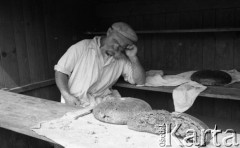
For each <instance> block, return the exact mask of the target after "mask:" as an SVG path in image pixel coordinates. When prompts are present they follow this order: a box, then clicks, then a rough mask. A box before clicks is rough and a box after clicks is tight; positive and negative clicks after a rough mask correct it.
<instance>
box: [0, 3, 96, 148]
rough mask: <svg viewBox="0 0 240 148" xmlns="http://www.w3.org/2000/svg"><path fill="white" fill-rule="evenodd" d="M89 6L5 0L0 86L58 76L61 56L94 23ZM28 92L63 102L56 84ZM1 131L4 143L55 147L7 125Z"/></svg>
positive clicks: (17, 147)
mask: <svg viewBox="0 0 240 148" xmlns="http://www.w3.org/2000/svg"><path fill="white" fill-rule="evenodd" d="M89 5H91V2H87V3H86V2H81V1H80V2H79V1H77V0H75V1H74V0H71V1H59V0H7V1H4V0H0V89H1V88H13V87H16V86H22V85H26V84H29V83H34V82H39V81H43V80H47V79H50V78H53V77H54V70H53V67H54V65H55V64H56V63H57V61H58V59H59V58H60V57H61V56H62V54H63V53H64V52H65V51H66V50H67V49H68V47H69V46H70V45H71V44H73V43H76V42H77V41H79V40H81V39H82V38H83V35H82V34H81V32H83V30H84V29H85V28H86V27H88V26H90V25H91V19H92V17H90V16H91V15H92V14H91V13H92V12H91V9H86V8H89ZM82 20H84V21H82ZM24 94H26V95H31V96H35V97H40V98H44V99H49V100H54V101H60V93H59V91H58V89H57V88H56V86H55V85H53V86H49V87H46V88H40V89H36V90H32V91H28V92H25V93H24ZM0 133H1V135H0V141H1V142H2V144H1V146H0V147H1V148H13V147H14V148H52V147H53V145H51V144H49V143H48V142H44V141H41V140H37V139H35V138H31V137H28V136H23V135H21V134H18V133H15V132H11V131H8V130H5V129H2V128H0Z"/></svg>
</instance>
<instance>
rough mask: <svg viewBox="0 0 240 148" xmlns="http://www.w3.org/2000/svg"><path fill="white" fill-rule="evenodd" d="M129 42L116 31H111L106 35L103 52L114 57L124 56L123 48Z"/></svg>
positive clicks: (125, 47) (124, 48)
mask: <svg viewBox="0 0 240 148" xmlns="http://www.w3.org/2000/svg"><path fill="white" fill-rule="evenodd" d="M129 44H130V43H129V42H127V40H126V39H125V40H124V38H122V37H121V36H119V35H118V34H117V33H112V34H111V35H110V36H108V39H107V43H106V50H105V53H106V55H107V56H112V57H113V58H115V59H121V58H124V56H125V50H126V49H127V47H128V45H129Z"/></svg>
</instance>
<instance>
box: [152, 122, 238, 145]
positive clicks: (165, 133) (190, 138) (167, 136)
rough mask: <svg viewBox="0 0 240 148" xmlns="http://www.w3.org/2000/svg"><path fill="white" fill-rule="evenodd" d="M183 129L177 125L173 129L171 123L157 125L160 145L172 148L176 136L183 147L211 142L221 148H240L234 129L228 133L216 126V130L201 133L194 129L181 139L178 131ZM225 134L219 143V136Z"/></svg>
mask: <svg viewBox="0 0 240 148" xmlns="http://www.w3.org/2000/svg"><path fill="white" fill-rule="evenodd" d="M180 127H181V124H176V125H175V126H174V127H173V128H172V127H171V123H169V124H163V125H155V129H158V133H159V134H160V140H159V145H160V146H161V147H171V146H172V145H171V143H172V142H171V140H172V139H173V138H172V137H173V136H174V137H175V138H179V141H178V144H179V146H181V147H183V146H186V147H191V146H194V145H195V146H198V147H199V146H206V145H207V144H209V142H210V140H211V143H212V145H214V146H216V147H220V146H221V145H223V146H226V147H231V146H239V143H238V142H237V134H236V132H235V131H234V130H233V129H227V130H226V131H222V130H220V129H217V126H216V125H215V127H214V129H201V131H196V130H194V129H186V131H185V134H184V135H185V136H184V137H179V135H178V134H177V133H178V130H179V128H180ZM219 133H223V134H222V135H223V136H224V137H222V138H221V141H218V134H219Z"/></svg>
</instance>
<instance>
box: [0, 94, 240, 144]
mask: <svg viewBox="0 0 240 148" xmlns="http://www.w3.org/2000/svg"><path fill="white" fill-rule="evenodd" d="M77 109H79V108H77V107H73V106H68V105H65V104H61V103H59V102H55V101H49V100H45V99H40V98H36V97H30V96H26V95H21V94H16V93H13V92H7V91H2V90H0V117H1V118H0V127H2V128H5V129H8V130H11V131H15V132H17V133H21V134H25V135H28V136H31V137H35V138H38V139H42V140H45V141H48V142H53V141H52V140H50V139H47V138H45V137H43V136H39V135H37V134H36V133H35V132H33V131H31V130H30V127H32V126H33V125H36V124H37V123H38V122H41V121H46V120H51V119H54V118H59V117H61V116H63V115H64V114H65V113H66V112H69V111H75V110H77ZM198 118H199V119H201V120H203V121H204V122H206V124H208V125H209V127H210V128H213V125H214V124H217V125H218V126H219V128H221V129H227V128H233V129H235V128H237V127H239V125H240V123H239V122H238V123H237V122H236V123H235V122H231V121H226V120H224V119H212V118H205V117H198ZM53 143H54V142H53Z"/></svg>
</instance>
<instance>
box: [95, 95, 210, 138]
mask: <svg viewBox="0 0 240 148" xmlns="http://www.w3.org/2000/svg"><path fill="white" fill-rule="evenodd" d="M93 115H94V117H95V118H96V119H98V120H100V121H102V122H106V123H112V124H120V125H127V126H128V128H129V129H131V130H135V131H139V132H148V133H153V134H158V135H160V134H161V132H162V131H161V130H162V129H163V127H164V128H166V126H167V125H170V129H171V130H173V128H174V127H175V126H176V125H180V126H179V128H178V129H177V131H176V132H175V136H176V137H177V138H181V139H183V138H184V137H186V136H188V135H187V134H188V132H187V130H188V129H192V130H194V131H195V132H196V136H197V137H198V138H199V137H200V136H201V130H206V129H208V126H207V125H206V124H204V123H203V122H202V121H200V120H199V119H197V118H195V117H193V116H190V115H188V114H186V113H177V112H172V113H170V112H168V111H166V110H152V108H151V106H150V105H149V104H148V103H146V102H145V101H143V100H140V99H137V98H131V97H126V98H121V99H115V100H108V101H105V102H102V103H100V104H98V105H97V106H96V107H95V108H94V109H93ZM160 126H161V127H160ZM160 129H161V130H160ZM165 131H167V130H165ZM206 142H209V138H207V139H206Z"/></svg>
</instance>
